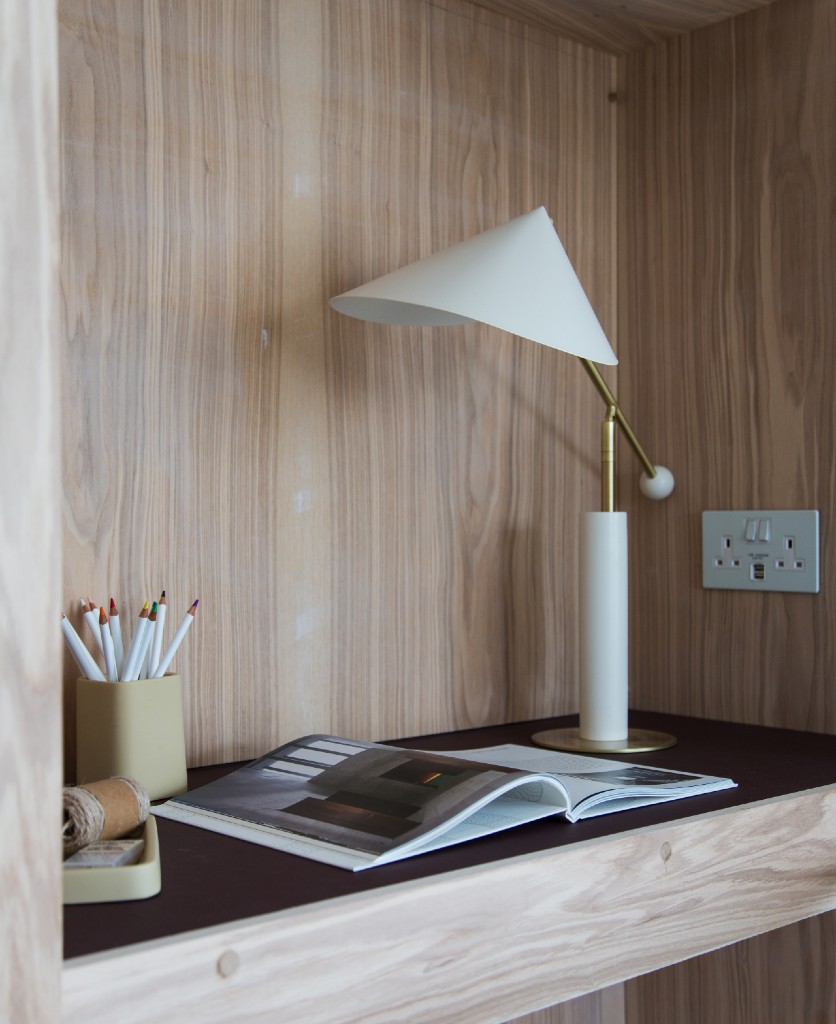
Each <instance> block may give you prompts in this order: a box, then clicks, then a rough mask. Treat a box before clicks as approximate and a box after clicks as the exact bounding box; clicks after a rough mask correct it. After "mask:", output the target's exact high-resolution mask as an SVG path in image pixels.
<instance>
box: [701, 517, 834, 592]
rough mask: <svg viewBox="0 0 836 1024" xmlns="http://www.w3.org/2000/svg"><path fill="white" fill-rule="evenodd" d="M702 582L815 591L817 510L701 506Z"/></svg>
mask: <svg viewBox="0 0 836 1024" xmlns="http://www.w3.org/2000/svg"><path fill="white" fill-rule="evenodd" d="M702 585H703V586H704V587H705V588H707V589H714V588H716V589H720V590H779V591H785V592H795V593H801V594H817V593H818V592H819V513H818V512H817V511H815V510H810V509H801V510H792V511H778V512H776V511H767V510H763V509H755V510H752V509H747V510H743V511H734V512H703V514H702Z"/></svg>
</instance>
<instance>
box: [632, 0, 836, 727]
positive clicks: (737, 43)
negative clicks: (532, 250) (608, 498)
mask: <svg viewBox="0 0 836 1024" xmlns="http://www.w3.org/2000/svg"><path fill="white" fill-rule="evenodd" d="M834 38H836V8H834V6H833V4H831V3H829V2H827V0H781V2H780V3H777V4H775V5H773V6H771V7H769V8H767V9H766V10H764V11H762V12H756V13H754V14H751V15H746V16H744V17H742V18H739V19H736V20H734V21H732V22H729V23H727V24H726V25H722V26H718V27H716V28H713V29H708V30H706V31H704V32H697V33H693V34H692V35H691V36H689V37H686V38H685V39H684V40H681V41H677V42H675V43H670V44H668V45H666V46H663V47H660V48H659V49H657V50H651V51H648V52H647V53H645V54H643V55H639V56H634V57H631V58H629V59H628V60H627V61H626V63H625V65H624V75H623V83H622V85H621V93H622V100H621V106H622V110H623V115H624V119H625V145H624V150H623V161H624V162H623V164H622V168H623V172H622V175H621V178H622V181H623V182H627V183H629V184H628V185H626V186H625V193H624V196H625V198H624V204H623V212H624V217H623V221H622V249H621V251H622V257H623V258H622V260H621V266H622V268H624V269H623V276H622V297H623V305H622V310H623V311H624V317H623V319H622V331H621V334H622V348H623V350H624V351H625V352H627V353H628V354H629V359H628V360H627V361H625V362H624V363H623V364H622V365H623V369H627V368H629V372H628V373H626V374H625V373H623V372H622V392H623V393H624V394H625V395H626V396H627V397H628V399H629V403H630V409H631V411H633V410H635V418H636V421H637V423H638V424H641V429H642V431H643V432H644V433H645V434H646V435H647V438H648V440H647V444H648V446H649V447H650V448H651V449H652V451H653V452H654V457H655V458H657V460H658V461H660V462H664V463H666V464H668V465H669V466H670V467H671V468H672V469H673V471H674V472H675V473H676V474H677V476H678V485H677V489H676V491H675V492H674V495H673V496H672V498H671V499H670V501H669V502H668V503H667V504H666V505H665V506H664V509H663V511H662V512H661V513H660V512H659V511H658V510H656V509H654V508H653V507H652V506H648V504H647V503H643V504H641V505H640V504H639V501H640V500H641V499H638V498H636V499H633V498H632V496H631V497H630V499H629V500H630V501H631V511H633V512H634V513H635V514H634V516H633V518H632V530H633V537H634V540H635V548H634V551H633V554H634V564H638V565H641V571H636V572H634V574H633V581H632V582H633V587H634V589H633V605H634V607H635V608H640V609H641V614H640V615H637V616H636V619H635V622H634V625H635V632H634V638H635V643H634V648H633V649H634V655H635V659H634V668H635V673H634V676H635V679H636V684H635V685H636V697H637V702H638V703H640V704H641V705H642V706H644V707H651V708H654V709H656V710H669V711H677V712H683V713H694V714H699V715H705V716H708V717H721V718H727V719H731V720H736V721H752V722H759V723H762V724H769V725H781V726H787V727H791V728H798V729H810V730H814V731H824V732H832V731H834V730H836V692H834V688H833V686H832V681H831V672H830V668H831V666H832V665H833V663H834V657H835V656H836V638H834V634H833V630H832V628H831V623H832V620H833V616H834V600H836V598H834V595H833V583H834V580H836V549H834V547H833V545H831V544H830V543H829V535H830V514H831V510H832V508H833V507H834V500H835V499H836V472H834V470H836V454H834V446H833V444H832V439H833V437H834V434H836V407H834V404H833V401H832V382H833V378H834V369H836V360H835V359H834V353H833V347H832V345H830V343H829V341H828V339H829V338H830V337H831V336H832V334H833V332H834V327H835V326H836V311H834V306H833V302H832V285H833V278H834V270H836V233H834V230H833V209H834V202H836V185H834V182H836V64H834V62H833V59H832V44H833V40H834ZM624 494H625V497H627V496H628V495H632V489H630V490H628V489H625V491H624ZM712 508H767V509H769V508H779V509H780V508H817V509H820V510H821V514H822V563H821V578H822V587H821V593H820V594H818V595H794V594H791V595H782V594H752V593H746V592H734V591H727V592H722V591H704V590H703V589H702V581H701V561H700V557H701V556H700V551H701V535H700V518H699V517H700V513H701V511H702V510H703V509H712Z"/></svg>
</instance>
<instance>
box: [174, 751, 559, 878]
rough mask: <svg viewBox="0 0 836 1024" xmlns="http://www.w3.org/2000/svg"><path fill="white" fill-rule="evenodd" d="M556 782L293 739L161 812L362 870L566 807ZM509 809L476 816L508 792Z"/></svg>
mask: <svg viewBox="0 0 836 1024" xmlns="http://www.w3.org/2000/svg"><path fill="white" fill-rule="evenodd" d="M551 781H552V780H546V785H545V786H544V785H543V783H542V780H541V781H540V783H539V785H538V784H537V783H534V784H533V788H531V787H532V784H530V783H529V782H528V780H527V779H526V778H525V777H523V776H521V775H520V773H519V771H518V770H517V769H515V768H513V767H509V766H504V765H484V764H479V763H477V762H476V761H475V760H474V759H473V758H472V757H471V758H468V759H467V760H466V761H461V760H456V759H453V758H451V757H450V756H448V755H444V754H439V753H435V752H426V751H420V750H403V749H399V748H396V747H390V746H384V745H382V744H374V743H360V742H356V741H352V740H344V739H339V738H337V737H333V736H323V735H317V736H308V737H305V738H304V739H300V740H297V741H294V742H293V743H289V744H285V745H284V746H281V747H278V748H276V749H275V750H273V751H271V752H270V753H269V754H267V755H265V756H264V757H262V758H259V759H258V760H257V761H253V762H251V763H250V764H248V765H245V766H244V767H243V768H239V769H238V770H237V771H235V772H232V773H231V774H229V775H226V776H224V777H223V778H221V779H218V780H217V781H215V782H211V783H209V784H208V785H206V786H202V787H200V788H199V789H195V790H193V791H191V792H190V793H185V794H183V795H182V796H177V797H174V798H173V799H171V800H169V801H167V802H166V803H165V804H163V805H161V806H159V807H155V808H154V813H155V814H158V815H160V816H161V817H169V818H174V819H176V820H178V821H183V822H186V823H187V824H193V825H198V826H200V827H203V828H207V829H211V830H214V831H218V832H224V833H225V834H229V835H235V836H237V837H239V838H246V839H249V840H250V841H252V842H257V843H261V844H262V845H266V846H272V847H273V848H276V849H282V850H286V851H287V852H290V853H299V854H301V855H303V856H307V857H310V858H312V859H315V860H321V861H324V862H326V863H331V864H336V865H337V866H340V867H351V868H353V869H355V870H356V869H358V868H361V867H367V866H370V865H371V864H374V863H383V862H385V861H389V860H395V859H400V858H401V857H404V856H411V855H413V853H418V852H423V849H424V848H430V847H429V846H426V841H427V840H429V839H432V840H437V839H438V836H439V835H440V834H441V833H446V832H447V830H448V829H449V828H450V827H451V826H453V825H457V824H459V823H461V822H463V821H464V820H465V819H468V818H471V819H472V820H471V821H470V823H469V824H468V825H467V826H465V827H464V828H463V830H462V831H461V832H460V833H459V835H460V838H455V837H452V838H448V837H447V836H445V837H444V839H443V840H442V841H440V842H435V843H434V846H438V845H448V844H449V843H450V842H463V841H465V840H466V839H470V838H473V837H474V836H476V835H485V834H487V833H490V832H492V831H497V830H498V829H499V828H510V827H513V826H514V825H517V824H520V823H521V822H524V821H531V820H535V819H536V818H539V817H543V816H544V815H546V814H554V813H556V812H559V811H561V810H563V809H564V808H565V807H566V806H567V804H568V799H567V797H566V795H565V792H564V791H563V790H562V789H561V788H560V786H559V785H554V786H552V785H551ZM510 789H515V790H519V795H517V796H514V797H513V798H509V799H506V800H504V801H502V802H501V804H500V805H499V806H500V807H501V808H502V809H501V810H499V809H498V810H497V811H495V812H493V813H492V814H488V813H483V816H482V818H481V820H480V819H478V818H474V817H473V815H474V812H476V811H478V810H480V809H481V808H483V807H484V805H486V804H487V803H491V802H492V801H494V800H495V799H496V798H497V797H498V796H501V795H502V794H503V793H504V792H505V791H507V790H510Z"/></svg>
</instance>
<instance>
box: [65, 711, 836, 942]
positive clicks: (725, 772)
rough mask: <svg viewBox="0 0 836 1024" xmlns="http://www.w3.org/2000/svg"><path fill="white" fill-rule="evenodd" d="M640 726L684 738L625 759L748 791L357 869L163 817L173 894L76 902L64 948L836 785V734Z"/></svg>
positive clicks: (446, 743)
mask: <svg viewBox="0 0 836 1024" xmlns="http://www.w3.org/2000/svg"><path fill="white" fill-rule="evenodd" d="M576 722H577V719H576V718H572V717H564V718H554V719H546V720H543V721H539V722H523V723H518V724H515V725H503V726H495V727H492V728H485V729H467V730H462V731H459V732H449V733H439V734H437V735H434V736H421V737H414V738H410V739H408V740H398V741H397V743H398V744H399V745H400V746H404V747H417V748H424V749H427V750H452V749H465V748H468V747H485V746H491V745H493V744H496V743H528V742H529V738H530V736H531V734H532V732H536V731H538V730H540V729H548V728H557V727H562V726H568V725H573V724H576ZM630 724H631V725H632V726H635V727H639V728H646V729H658V730H660V731H665V732H671V733H673V734H674V735H675V736H676V737H677V739H678V743H677V745H676V746H675V747H672V748H670V749H668V750H662V751H659V752H657V753H648V754H636V755H630V756H622V757H620V758H618V760H622V761H633V762H636V763H638V764H649V765H658V766H660V767H666V768H676V769H679V770H681V771H691V772H696V773H701V774H705V775H720V776H728V777H730V778H732V779H734V780H735V782H737V783H738V788H737V789H731V790H723V791H721V792H719V793H712V794H708V795H705V796H697V797H690V798H688V799H687V800H680V801H674V802H672V803H667V804H660V805H657V806H656V807H644V808H639V809H637V810H632V811H625V812H622V813H617V814H611V815H605V816H603V817H600V818H593V819H591V820H590V821H583V822H578V823H577V824H574V825H572V824H569V823H567V822H566V821H565V820H563V819H562V818H552V819H546V820H544V821H539V822H534V823H532V824H530V825H524V826H522V827H520V828H517V829H512V830H511V831H508V832H502V833H500V834H498V835H495V836H489V837H486V838H484V839H480V840H476V841H474V842H470V843H465V844H462V845H460V846H454V847H450V848H449V849H447V850H439V851H436V852H435V853H429V854H424V855H423V856H419V857H413V858H410V859H407V860H404V861H400V862H398V863H395V864H389V865H385V866H383V867H379V868H372V869H371V870H367V871H361V872H356V873H355V872H351V871H345V870H343V869H341V868H335V867H330V866H329V865H325V864H319V863H316V862H315V861H309V860H306V859H304V858H302V857H295V856H292V855H291V854H286V853H280V852H278V851H275V850H270V849H267V848H265V847H262V846H256V845H254V844H252V843H247V842H244V841H242V840H239V839H233V838H230V837H228V836H222V835H218V834H216V833H214V832H208V831H206V830H204V829H199V828H193V827H191V826H189V825H182V824H180V823H178V822H174V821H168V820H166V819H163V818H158V819H157V827H158V830H159V838H160V856H161V866H162V891H161V892H160V893H159V895H157V896H154V897H152V898H151V899H148V900H136V901H132V902H124V903H107V904H89V905H84V906H68V907H65V908H64V955H65V957H67V958H70V957H76V956H82V955H84V954H88V953H97V952H100V951H102V950H106V949H112V948H115V947H117V946H125V945H130V944H133V943H136V942H144V941H147V940H151V939H159V938H163V937H165V936H169V935H174V934H177V933H181V932H187V931H192V930H194V929H198V928H207V927H210V926H213V925H219V924H225V923H229V922H232V921H236V920H239V919H241V918H247V917H255V916H258V915H262V914H268V913H273V912H275V911H278V910H286V909H288V908H290V907H298V906H301V905H304V904H307V903H314V902H317V901H319V900H325V899H331V898H333V897H337V896H344V895H347V894H350V893H357V892H363V891H366V890H368V889H374V888H378V887H380V886H386V885H392V884H394V883H397V882H404V881H409V880H412V879H416V878H423V877H428V876H431V875H436V874H440V873H443V872H448V871H456V870H459V869H461V868H467V867H473V866H476V865H480V864H486V863H490V862H492V861H499V860H503V859H505V858H509V857H515V856H519V855H522V854H530V853H535V852H537V851H540V850H546V849H551V848H554V847H558V846H564V845H569V844H571V843H576V842H580V841H582V840H588V839H595V838H599V837H601V836H607V835H615V834H618V833H621V832H629V831H632V830H633V829H638V828H644V827H646V826H650V825H656V824H659V823H662V822H668V821H675V820H677V819H681V818H686V817H692V816H694V815H698V814H705V813H708V812H711V811H716V810H720V809H722V808H727V807H734V806H738V805H741V804H747V803H751V802H753V801H757V800H766V799H769V798H771V797H776V796H782V795H785V794H788V793H794V792H800V791H803V790H806V789H814V788H816V787H818V786H824V785H829V784H833V783H836V736H828V735H824V734H820V733H807V732H793V731H790V730H786V729H769V728H764V727H761V726H747V725H736V724H733V723H728V722H715V721H710V720H706V719H698V718H685V717H679V716H674V715H662V714H655V713H650V712H633V713H631V716H630ZM235 767H238V765H219V766H216V767H212V768H197V769H193V770H192V771H191V772H190V773H189V785H190V787H191V788H194V787H196V786H200V785H203V784H204V783H206V782H210V781H211V780H212V779H215V778H218V777H219V776H221V775H223V774H225V773H226V772H228V771H230V770H231V769H232V768H235ZM776 813H778V812H776Z"/></svg>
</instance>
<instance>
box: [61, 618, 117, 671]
mask: <svg viewBox="0 0 836 1024" xmlns="http://www.w3.org/2000/svg"><path fill="white" fill-rule="evenodd" d="M61 632H62V633H63V634H64V639H65V640H66V641H67V646H68V647H69V649H70V653H71V654H72V656H73V658H74V659H75V663H76V665H78V670H79V672H81V675H82V677H83V678H84V679H95V680H97V681H98V682H100V683H104V682H107V680H106V679H105V677H104V675H103V674H102V670H101V669H100V668H99V666H98V665H97V664H96V662H95V661H94V660H93V655H92V654H91V653H90V652H89V651H88V650H87V648H86V647H85V646H84V644H83V643H82V641H81V637H80V636H79V635H78V633H76V631H75V630H74V629H73V624H72V623H71V622H70V620H69V619H68V618H67V616H66V615H64V614H62V615H61Z"/></svg>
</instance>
